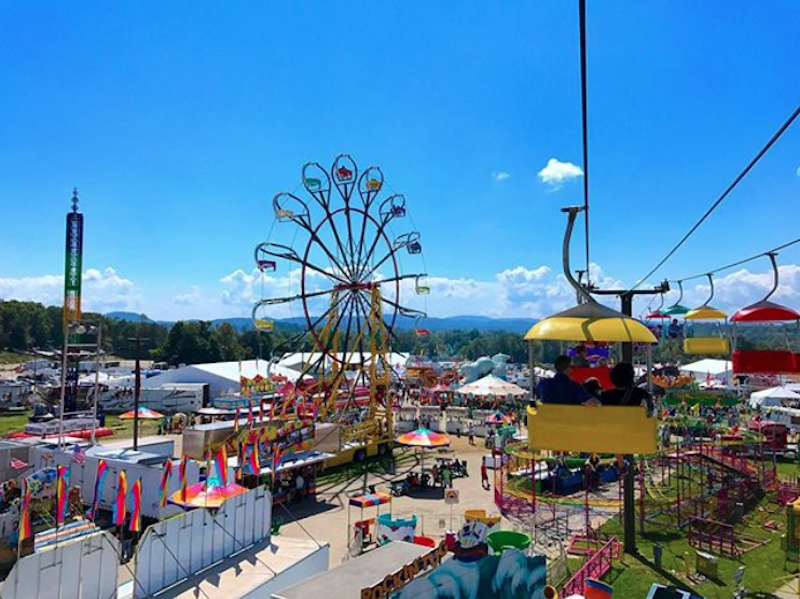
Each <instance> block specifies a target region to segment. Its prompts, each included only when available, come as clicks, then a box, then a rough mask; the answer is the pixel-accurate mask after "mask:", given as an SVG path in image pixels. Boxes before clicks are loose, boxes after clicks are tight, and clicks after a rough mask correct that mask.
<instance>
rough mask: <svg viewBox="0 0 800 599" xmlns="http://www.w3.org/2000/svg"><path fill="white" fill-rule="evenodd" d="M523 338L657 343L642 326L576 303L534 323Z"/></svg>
mask: <svg viewBox="0 0 800 599" xmlns="http://www.w3.org/2000/svg"><path fill="white" fill-rule="evenodd" d="M525 339H528V340H531V339H536V340H546V341H604V342H609V343H613V342H617V343H656V342H657V340H656V338H655V336H654V335H653V333H652V332H650V329H648V328H647V327H646V326H645V325H644V324H642V323H641V322H639V321H638V320H636V319H635V318H631V317H630V316H626V315H625V314H622V313H621V312H617V311H616V310H612V309H611V308H608V307H607V306H604V305H602V304H598V303H597V302H587V303H585V304H579V305H578V306H575V307H573V308H570V309H569V310H564V311H563V312H559V313H558V314H554V315H553V316H548V317H547V318H543V319H542V320H540V321H539V322H537V323H536V324H535V325H533V327H531V329H530V330H529V331H528V332H527V334H526V335H525Z"/></svg>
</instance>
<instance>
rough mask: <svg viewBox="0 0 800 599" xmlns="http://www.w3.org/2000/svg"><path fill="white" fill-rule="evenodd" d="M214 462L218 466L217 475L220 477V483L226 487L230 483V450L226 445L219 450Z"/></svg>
mask: <svg viewBox="0 0 800 599" xmlns="http://www.w3.org/2000/svg"><path fill="white" fill-rule="evenodd" d="M214 462H215V463H216V466H217V477H218V479H219V482H220V484H221V485H222V486H223V487H225V486H227V485H228V450H227V449H225V445H222V447H220V448H219V450H217V455H216V457H215V458H214Z"/></svg>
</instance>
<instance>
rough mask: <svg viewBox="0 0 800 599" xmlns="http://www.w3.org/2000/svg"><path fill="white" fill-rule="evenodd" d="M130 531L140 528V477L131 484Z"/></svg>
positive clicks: (138, 530) (137, 530) (139, 529)
mask: <svg viewBox="0 0 800 599" xmlns="http://www.w3.org/2000/svg"><path fill="white" fill-rule="evenodd" d="M128 530H130V531H131V532H141V530H142V479H141V478H140V479H139V480H137V481H136V482H135V483H134V484H133V488H132V489H131V523H130V525H129V526H128Z"/></svg>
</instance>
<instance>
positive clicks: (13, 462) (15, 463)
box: [8, 458, 28, 470]
mask: <svg viewBox="0 0 800 599" xmlns="http://www.w3.org/2000/svg"><path fill="white" fill-rule="evenodd" d="M8 467H9V468H11V469H12V470H25V468H27V467H28V464H26V463H25V462H23V461H22V460H18V459H17V458H11V459H10V460H9V461H8Z"/></svg>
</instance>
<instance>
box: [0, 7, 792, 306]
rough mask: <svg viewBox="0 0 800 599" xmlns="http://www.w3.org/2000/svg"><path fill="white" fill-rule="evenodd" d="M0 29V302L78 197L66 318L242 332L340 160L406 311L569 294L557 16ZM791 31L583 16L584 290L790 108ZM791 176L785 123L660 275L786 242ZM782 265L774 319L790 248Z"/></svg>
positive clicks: (272, 12) (755, 285)
mask: <svg viewBox="0 0 800 599" xmlns="http://www.w3.org/2000/svg"><path fill="white" fill-rule="evenodd" d="M0 18H1V20H2V22H3V23H4V24H5V25H6V26H5V28H4V35H3V36H2V38H0V72H2V73H3V75H2V77H0V114H2V119H0V206H2V217H1V218H0V298H11V297H18V298H23V299H40V300H43V301H47V302H56V303H57V302H58V301H59V299H58V298H59V297H60V290H59V281H58V276H60V274H61V273H62V270H63V266H62V265H63V229H64V222H63V219H64V216H63V214H64V212H65V211H66V210H67V209H68V206H69V197H70V193H71V190H72V187H73V186H77V187H78V188H79V190H80V194H81V198H82V202H81V205H82V208H83V211H84V213H85V215H86V227H87V232H86V241H85V260H84V263H85V266H86V268H87V270H88V271H89V272H88V273H87V287H86V290H85V293H84V298H85V303H86V305H88V306H89V307H95V308H99V309H103V310H108V309H133V310H138V311H144V312H146V313H148V314H149V315H152V316H154V317H161V318H176V317H183V316H186V317H218V316H229V315H242V314H245V313H247V312H249V310H248V309H247V307H248V306H249V304H250V303H251V302H252V299H253V297H254V296H257V295H259V293H260V288H259V284H258V283H257V282H255V281H254V280H253V275H252V273H251V270H252V266H253V264H252V250H253V247H254V246H255V244H256V243H258V242H259V241H262V240H264V239H265V238H266V236H267V233H268V231H269V229H270V225H271V223H272V210H271V205H270V200H271V198H272V196H273V195H274V194H275V193H276V192H278V191H282V190H285V189H294V188H295V187H296V186H297V184H298V183H299V181H300V179H299V169H300V167H301V166H302V164H303V163H304V162H306V161H308V160H318V161H320V162H322V163H323V164H329V163H330V162H331V161H332V160H333V158H334V157H335V156H336V155H337V154H339V153H340V152H347V153H350V154H351V155H353V156H354V157H355V158H356V160H357V161H358V162H359V164H360V165H361V166H362V167H366V166H367V165H368V164H371V163H372V164H378V165H380V166H381V167H382V168H383V170H384V172H385V173H386V177H387V182H388V183H389V184H390V185H391V187H392V188H393V189H395V190H397V191H402V192H404V193H405V194H406V196H407V198H408V202H409V208H410V211H411V214H412V216H413V219H414V224H415V225H416V227H417V228H418V229H419V231H420V232H421V233H422V236H423V243H424V248H425V260H426V266H427V270H428V273H429V274H430V275H431V277H432V279H433V291H434V293H432V295H431V296H430V297H429V299H428V300H427V308H428V310H429V311H430V312H431V313H433V314H439V315H446V314H464V313H482V314H491V315H495V316H522V315H528V316H544V315H546V313H547V312H548V311H549V310H553V309H557V308H559V307H562V306H564V305H566V303H569V298H570V297H571V294H570V293H569V292H568V291H566V289H565V287H564V285H563V281H561V280H560V279H559V278H558V277H557V272H558V269H559V267H560V265H559V253H560V238H561V235H562V231H563V223H564V219H563V216H562V215H561V214H560V212H559V210H558V209H559V208H560V207H561V206H562V205H567V204H574V203H579V202H580V201H581V193H582V191H581V178H580V176H576V177H572V178H568V179H566V180H564V181H562V182H561V184H553V183H552V182H551V183H550V184H548V183H547V182H546V181H544V180H543V179H542V177H541V176H538V175H537V173H540V172H541V171H542V169H544V168H545V166H546V165H547V164H548V161H550V160H551V159H556V160H557V161H559V162H560V163H571V164H574V165H577V167H579V168H580V167H582V164H581V145H580V142H581V137H580V112H579V108H580V103H579V83H578V46H577V2H572V1H566V0H564V1H560V2H510V1H509V2H492V3H489V2H461V3H452V2H440V3H431V2H413V1H410V2H409V1H406V2H380V3H377V2H363V3H358V2H350V3H329V2H303V3H298V2H271V3H225V4H224V6H223V5H220V4H216V3H198V2H171V3H156V2H138V3H127V4H121V3H114V4H100V3H83V2H77V3H69V4H65V3H61V2H26V3H4V4H3V5H2V7H0ZM798 22H800V4H798V3H796V2H792V1H776V2H770V3H752V2H746V1H744V0H740V1H731V2H727V3H726V4H725V10H720V5H719V4H718V3H712V2H708V3H689V2H668V1H657V2H656V1H654V2H647V3H631V2H622V1H611V0H604V1H603V2H599V1H597V0H594V1H592V0H590V1H589V13H588V28H589V68H590V70H589V78H590V81H589V98H590V129H591V130H590V140H591V154H590V178H591V197H592V208H593V211H592V232H591V233H592V260H593V261H594V262H596V263H597V264H598V265H599V269H598V276H601V275H600V273H602V277H604V279H603V280H605V281H607V282H609V283H610V282H612V281H613V282H621V283H627V284H630V283H632V282H634V281H635V280H636V279H637V278H638V277H640V276H641V275H643V274H644V273H645V272H646V271H647V270H648V269H649V267H651V266H652V265H653V264H654V263H655V262H657V260H658V259H659V258H660V257H661V256H662V255H663V254H664V253H665V252H666V251H667V249H668V248H669V246H670V245H671V244H672V243H674V241H675V240H677V238H679V237H680V236H681V235H682V233H683V232H684V231H685V230H686V229H687V228H688V227H689V226H690V225H691V224H692V223H693V222H694V221H695V220H696V219H697V218H698V216H699V215H700V214H701V213H702V212H703V211H704V210H705V208H706V207H707V205H708V204H710V202H711V201H713V199H714V198H715V197H716V196H717V195H718V194H719V193H720V192H721V191H722V190H723V189H724V188H725V186H727V184H728V183H729V182H730V181H731V180H732V178H733V177H734V176H735V174H736V173H737V172H738V171H739V170H740V169H741V168H742V167H743V166H744V164H746V163H747V161H749V160H750V158H751V157H752V156H753V155H754V153H755V152H756V151H757V149H758V148H760V147H761V145H763V143H764V142H765V141H766V140H767V139H768V137H769V136H770V135H772V133H773V131H774V130H775V129H776V128H777V127H778V125H779V124H780V123H781V122H782V121H783V120H784V119H785V118H786V117H787V116H788V115H789V114H790V113H791V111H792V110H793V109H794V108H795V106H796V104H797V103H798V102H800V85H798V81H800V65H799V64H798V62H797V59H796V58H797V56H798V55H800V38H798V35H797V23H798ZM798 168H800V125H795V128H793V129H791V130H790V131H789V132H788V133H787V134H786V135H785V136H784V138H783V139H782V140H781V141H780V142H779V144H778V145H777V146H776V147H775V148H774V149H773V150H772V151H771V152H770V154H769V155H768V156H767V158H766V159H765V160H764V161H763V162H762V163H761V164H760V165H759V166H758V167H757V169H756V170H755V171H754V172H753V173H752V174H751V175H750V177H749V178H748V179H746V180H745V182H744V183H743V184H742V185H741V186H740V187H739V189H738V190H737V191H736V192H735V193H734V194H733V195H732V196H731V197H730V198H729V199H728V200H727V201H726V203H725V204H723V206H722V207H721V208H720V210H718V211H717V213H715V215H714V216H713V217H712V219H711V220H710V221H709V222H708V223H707V224H706V225H705V226H704V227H703V228H702V229H701V230H700V231H699V233H698V234H697V236H696V237H695V238H693V240H692V241H691V242H690V243H689V244H687V246H686V247H685V248H684V249H683V250H682V251H681V252H680V253H679V254H678V255H677V256H676V257H675V258H674V259H673V260H672V261H670V262H669V263H668V265H667V267H665V269H664V270H663V271H662V272H660V273H659V275H663V276H668V277H671V278H672V277H680V276H682V275H687V274H693V273H695V272H698V271H702V270H703V269H706V268H712V267H715V266H717V265H719V264H723V263H727V262H730V261H733V260H736V259H738V258H741V257H743V256H746V255H749V254H751V253H755V252H758V251H761V250H764V249H767V248H769V247H772V246H776V245H779V244H780V243H782V242H784V241H786V240H788V239H791V238H794V237H797V236H798V235H797V234H798V227H797V223H798V199H799V196H800V176H798ZM556 170H558V169H556ZM562 170H563V168H562ZM573 170H574V169H573ZM567 171H569V167H567ZM545 172H546V173H547V172H549V171H545ZM493 173H494V176H493ZM501 173H505V174H507V175H508V176H507V177H505V178H502V175H500V174H501ZM578 233H579V234H582V231H578ZM581 255H582V253H581V252H580V251H576V253H575V257H576V259H579V257H580V256H581ZM781 259H782V262H783V263H784V264H786V265H787V268H788V270H787V274H786V289H783V290H782V293H783V294H784V296H785V297H786V298H787V301H793V302H796V301H797V298H795V297H794V296H795V294H797V295H798V296H800V289H798V288H796V287H794V282H795V281H796V282H798V283H800V267H797V268H795V267H794V266H793V265H795V264H798V263H800V249H793V250H788V251H787V252H786V253H785V254H784V255H782V256H781ZM543 267H546V268H544V269H543ZM766 268H767V264H766V262H764V263H760V262H758V263H753V264H752V265H749V266H748V269H749V271H748V272H747V273H743V274H742V275H741V276H739V277H738V278H732V279H731V280H730V285H729V289H730V290H731V293H733V291H735V290H739V291H741V285H742V284H743V283H742V281H750V282H751V287H752V290H751V291H752V293H750V291H748V293H750V295H753V299H756V297H755V296H757V295H758V294H759V293H760V289H762V288H763V287H764V286H768V281H766V280H765V278H764V277H763V276H762V275H761V273H765V272H766ZM548 269H549V270H548ZM734 274H735V273H734ZM287 275H288V273H286V272H282V273H281V272H279V273H278V274H277V275H276V277H277V278H278V279H279V278H280V277H282V276H287ZM748 277H749V278H748ZM754 277H755V278H754ZM268 283H269V282H268ZM271 283H274V284H275V285H280V281H272V282H271ZM268 287H269V284H268ZM723 288H724V285H723ZM748 289H750V288H748ZM696 293H697V297H700V296H701V295H702V289H698V290H696ZM749 297H750V296H749V295H743V296H742V297H741V298H740V297H738V296H736V301H738V300H739V299H742V300H745V299H747V298H749ZM728 299H730V298H728ZM730 301H731V302H734V300H733V299H730ZM734 303H735V302H734Z"/></svg>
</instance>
